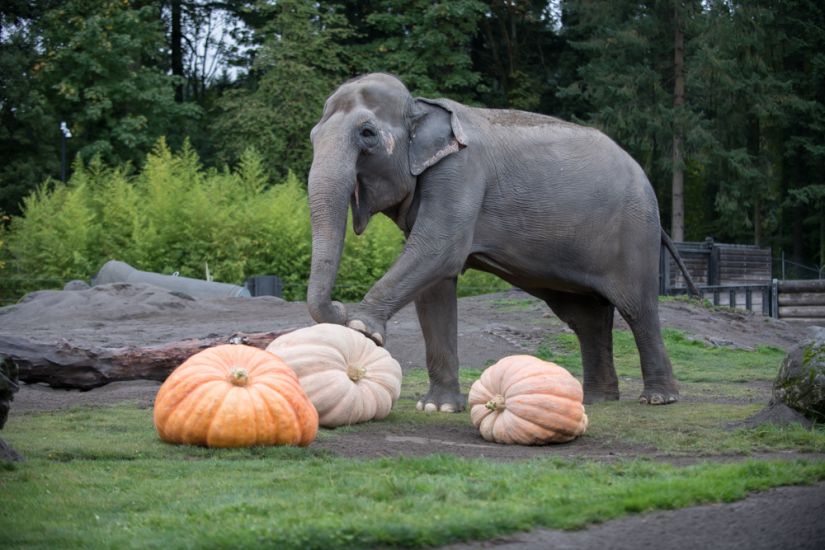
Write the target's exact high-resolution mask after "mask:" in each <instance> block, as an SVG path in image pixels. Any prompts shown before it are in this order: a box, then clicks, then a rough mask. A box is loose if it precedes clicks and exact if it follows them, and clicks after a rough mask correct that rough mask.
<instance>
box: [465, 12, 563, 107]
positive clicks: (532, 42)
mask: <svg viewBox="0 0 825 550" xmlns="http://www.w3.org/2000/svg"><path fill="white" fill-rule="evenodd" d="M487 4H488V7H487V9H486V10H485V13H484V15H483V17H481V19H480V21H479V32H478V34H477V36H476V38H475V42H474V46H473V60H474V65H475V67H476V70H478V71H479V72H481V73H482V75H483V81H484V84H485V90H483V92H482V94H481V97H482V101H483V103H484V104H485V105H488V106H491V107H510V108H515V109H523V110H529V111H541V112H550V113H553V112H557V111H558V109H559V105H558V103H557V102H556V101H555V88H556V86H557V85H558V79H559V74H558V73H559V69H558V67H559V65H560V63H559V56H560V55H561V53H562V51H563V41H562V40H561V39H560V38H559V36H558V34H557V32H556V29H555V25H556V24H557V23H558V21H557V15H556V14H555V13H554V12H553V5H552V3H550V2H536V1H529V2H508V1H501V0H496V1H491V2H487Z"/></svg>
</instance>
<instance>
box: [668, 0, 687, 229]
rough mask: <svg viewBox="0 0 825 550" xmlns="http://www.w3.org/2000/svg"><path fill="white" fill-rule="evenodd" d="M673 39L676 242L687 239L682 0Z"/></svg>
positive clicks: (675, 16) (676, 4)
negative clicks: (683, 123)
mask: <svg viewBox="0 0 825 550" xmlns="http://www.w3.org/2000/svg"><path fill="white" fill-rule="evenodd" d="M673 9H674V13H673V19H674V27H675V28H674V40H673V46H674V47H673V75H674V79H673V80H674V84H673V185H672V214H671V216H672V217H671V230H670V235H671V237H672V238H673V240H674V241H676V242H680V241H684V240H685V166H684V164H685V159H684V135H683V132H684V129H683V128H682V121H681V116H682V113H681V112H682V107H683V106H684V104H685V33H684V31H683V30H682V17H681V14H680V13H679V10H680V7H679V2H678V1H675V2H674V8H673Z"/></svg>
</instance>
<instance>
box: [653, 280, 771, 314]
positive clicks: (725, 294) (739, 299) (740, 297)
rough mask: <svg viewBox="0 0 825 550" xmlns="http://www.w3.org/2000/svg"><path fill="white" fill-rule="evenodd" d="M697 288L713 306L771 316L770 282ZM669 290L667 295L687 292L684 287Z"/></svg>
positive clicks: (703, 297) (702, 296) (701, 295)
mask: <svg viewBox="0 0 825 550" xmlns="http://www.w3.org/2000/svg"><path fill="white" fill-rule="evenodd" d="M697 288H698V289H699V295H700V297H701V299H702V300H704V299H708V300H710V301H711V303H713V305H714V306H720V307H729V308H732V309H737V308H738V309H747V310H748V311H753V312H757V313H761V314H762V315H765V316H766V317H770V316H773V312H774V309H773V308H774V306H773V304H774V299H773V292H774V290H773V286H772V285H770V284H764V285H712V286H699V287H697ZM669 290H670V291H669V292H668V294H669V295H677V296H678V295H684V294H687V289H686V288H671V289H669Z"/></svg>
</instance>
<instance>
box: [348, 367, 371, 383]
mask: <svg viewBox="0 0 825 550" xmlns="http://www.w3.org/2000/svg"><path fill="white" fill-rule="evenodd" d="M366 375H367V369H365V368H364V367H356V366H354V365H347V376H349V379H350V380H352V381H353V382H358V381H359V380H361V379H362V378H364V376H366Z"/></svg>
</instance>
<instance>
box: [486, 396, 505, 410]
mask: <svg viewBox="0 0 825 550" xmlns="http://www.w3.org/2000/svg"><path fill="white" fill-rule="evenodd" d="M484 406H485V407H487V408H488V409H490V410H491V411H503V410H504V396H503V395H501V394H496V396H495V397H493V398H492V399H491V400H489V401H487V404H486V405H484Z"/></svg>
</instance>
